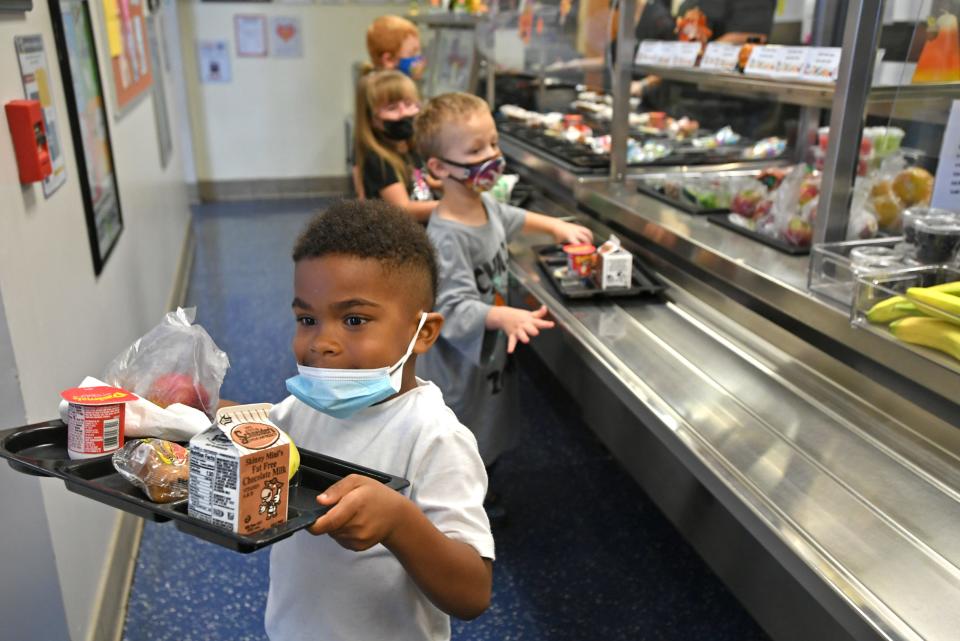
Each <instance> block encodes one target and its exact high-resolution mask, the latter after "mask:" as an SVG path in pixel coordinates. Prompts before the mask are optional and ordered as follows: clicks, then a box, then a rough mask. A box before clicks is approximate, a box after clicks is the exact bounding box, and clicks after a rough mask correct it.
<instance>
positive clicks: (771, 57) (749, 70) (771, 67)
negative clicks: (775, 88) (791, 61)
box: [743, 46, 784, 76]
mask: <svg viewBox="0 0 960 641" xmlns="http://www.w3.org/2000/svg"><path fill="white" fill-rule="evenodd" d="M783 49H784V47H772V46H763V47H754V48H753V51H752V52H751V53H750V60H748V61H747V66H746V67H745V68H744V70H743V73H745V74H748V75H754V76H774V75H776V73H777V67H778V66H779V65H780V60H781V57H782V56H783Z"/></svg>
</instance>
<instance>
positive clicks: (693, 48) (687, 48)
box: [670, 42, 702, 68]
mask: <svg viewBox="0 0 960 641" xmlns="http://www.w3.org/2000/svg"><path fill="white" fill-rule="evenodd" d="M671 44H672V45H673V47H672V48H673V55H672V56H671V58H670V66H671V67H688V68H690V67H696V66H697V58H698V57H699V56H700V50H701V49H702V45H701V44H700V43H699V42H674V43H671Z"/></svg>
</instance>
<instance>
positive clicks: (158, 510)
mask: <svg viewBox="0 0 960 641" xmlns="http://www.w3.org/2000/svg"><path fill="white" fill-rule="evenodd" d="M0 457H2V458H5V459H7V462H8V463H9V464H10V467H12V468H13V469H15V470H17V471H18V472H23V473H25V474H33V475H37V476H50V477H54V478H59V479H62V480H63V482H64V483H65V484H66V486H67V489H68V490H70V491H71V492H76V493H77V494H81V495H83V496H86V497H87V498H91V499H93V500H94V501H97V502H98V503H103V504H105V505H109V506H111V507H115V508H117V509H119V510H123V511H124V512H130V513H131V514H135V515H137V516H139V517H141V518H144V519H148V520H151V521H158V522H164V521H171V520H172V521H173V522H174V523H175V524H176V526H177V529H179V530H181V531H183V532H186V533H187V534H190V535H192V536H195V537H197V538H200V539H203V540H205V541H209V542H211V543H216V544H217V545H221V546H223V547H226V548H229V549H231V550H235V551H237V552H243V553H247V552H253V551H255V550H259V549H260V548H263V547H266V546H268V545H272V544H273V543H276V542H277V541H280V540H282V539H285V538H287V537H289V536H291V535H292V534H293V533H294V532H297V531H298V530H302V529H304V528H305V527H307V526H308V525H310V524H311V523H313V522H314V521H315V520H317V518H319V517H320V516H322V515H323V514H324V513H325V512H326V511H327V510H328V509H329V508H328V507H322V506H320V505H319V504H318V503H317V501H316V498H317V495H319V494H321V493H322V492H323V491H324V490H326V489H327V488H328V487H330V486H331V485H333V484H334V483H336V482H337V481H339V480H340V479H342V478H344V477H346V476H348V475H350V474H360V475H362V476H368V477H370V478H372V479H375V480H377V481H380V482H381V483H383V484H384V485H386V486H387V487H389V488H391V489H393V490H398V491H399V490H402V489H404V488H405V487H407V486H408V485H409V482H408V481H407V480H406V479H403V478H400V477H396V476H391V475H390V474H385V473H383V472H378V471H376V470H371V469H369V468H365V467H361V466H359V465H355V464H353V463H348V462H346V461H341V460H338V459H335V458H331V457H329V456H324V455H323V454H318V453H316V452H311V451H309V450H305V449H300V470H299V471H298V472H297V474H296V475H295V476H294V477H293V480H292V481H291V483H290V495H289V499H288V511H287V520H286V521H285V522H284V523H281V524H280V525H278V526H276V527H273V528H270V529H268V530H263V531H260V532H256V533H254V534H249V535H240V534H236V533H234V532H231V531H229V530H224V529H222V528H219V527H217V526H215V525H213V524H211V523H207V522H206V521H202V520H200V519H198V518H195V517H192V516H190V515H188V514H187V499H181V500H179V501H174V502H172V503H154V502H153V501H151V500H149V499H148V498H147V497H146V495H145V494H144V493H143V492H142V491H141V490H140V489H139V488H137V487H135V486H134V485H133V484H132V483H130V482H129V481H127V480H126V479H125V478H123V477H122V476H121V475H120V473H119V472H117V470H116V469H115V468H114V467H113V461H112V455H110V454H108V455H105V456H99V457H97V458H92V459H85V460H76V461H74V460H70V459H69V458H68V456H67V427H66V425H65V424H64V423H63V421H61V420H59V419H58V420H55V421H48V422H46V423H37V424H34V425H27V426H24V427H18V428H15V429H11V430H4V431H0Z"/></svg>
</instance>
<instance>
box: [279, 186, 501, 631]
mask: <svg viewBox="0 0 960 641" xmlns="http://www.w3.org/2000/svg"><path fill="white" fill-rule="evenodd" d="M293 260H294V263H295V267H294V299H293V312H294V316H295V318H296V323H297V329H296V332H295V334H294V338H293V352H294V355H295V356H296V358H297V364H298V370H299V372H300V373H299V375H298V376H295V377H293V378H291V379H288V381H287V388H288V389H289V390H290V392H291V394H292V396H290V397H288V398H287V399H285V400H284V401H282V402H281V403H280V404H278V405H277V406H275V407H274V408H273V411H272V412H271V419H272V420H273V421H274V422H275V423H276V424H277V425H278V426H279V427H281V428H282V429H284V430H285V431H287V432H288V433H289V434H290V436H291V437H292V438H293V440H294V441H295V442H296V443H297V444H298V445H301V446H303V447H305V448H307V449H313V450H317V451H320V452H323V453H324V454H327V455H329V456H333V457H335V458H340V459H344V460H348V461H352V462H356V463H358V464H360V465H363V466H365V467H371V468H374V469H378V470H382V471H384V472H387V473H389V474H393V475H397V476H402V477H405V478H407V479H408V480H409V481H410V486H409V488H407V489H406V490H405V491H404V492H403V493H400V492H395V491H393V490H390V489H388V488H387V487H386V486H384V485H383V484H381V483H379V482H377V481H375V480H373V479H369V478H367V477H362V476H357V475H351V476H348V477H346V478H344V479H342V480H341V481H339V482H338V483H335V484H334V485H332V486H330V488H328V489H327V490H326V491H325V492H324V493H323V494H321V495H320V496H319V497H317V501H318V502H319V503H320V504H321V505H325V506H330V510H329V511H328V512H327V513H326V514H324V515H323V516H322V517H320V518H319V519H317V520H316V521H315V522H314V523H313V524H312V525H311V526H310V527H309V528H308V531H303V532H298V533H297V534H295V535H294V536H293V537H291V538H290V539H287V540H285V541H281V542H279V543H277V544H276V545H274V546H273V549H272V551H271V555H270V591H269V596H268V599H267V610H266V617H265V619H266V620H265V625H266V630H267V634H268V635H269V637H270V638H271V639H273V640H274V641H306V640H308V639H309V640H311V641H313V640H314V639H323V640H324V641H357V640H360V639H362V640H363V641H375V640H379V639H382V640H391V641H392V640H395V639H404V640H414V639H429V640H444V639H449V638H450V620H449V616H448V615H453V616H456V617H458V618H462V619H470V618H474V617H476V616H479V615H480V614H481V613H482V612H483V611H484V610H485V609H486V608H487V607H488V605H489V602H490V593H491V585H492V560H493V557H494V548H493V538H492V536H491V534H490V525H489V522H488V521H487V517H486V515H485V513H484V511H483V506H482V503H483V497H484V493H485V492H486V485H487V478H486V473H485V470H484V467H483V463H482V462H481V460H480V456H479V455H478V453H477V445H476V441H475V439H474V437H473V435H472V434H471V433H470V432H469V431H468V430H467V429H466V428H465V427H464V426H463V425H461V424H460V423H459V422H458V421H457V419H456V417H455V416H454V414H453V412H451V411H450V410H449V409H448V408H447V407H446V406H445V405H444V403H443V398H442V396H441V394H440V390H438V389H437V388H436V386H434V385H433V384H432V383H428V382H425V381H422V380H419V379H417V378H416V377H415V375H414V368H415V365H416V360H417V357H418V356H420V355H422V354H424V353H426V352H427V350H429V349H430V347H431V346H432V345H433V343H434V342H435V341H436V339H437V336H438V335H439V334H440V329H441V327H442V326H443V322H444V321H443V317H442V316H441V315H440V314H439V313H436V312H434V311H432V310H433V306H434V300H435V293H436V282H437V271H436V261H435V257H434V253H433V249H432V247H431V246H430V242H429V240H428V239H427V236H426V234H425V233H424V231H423V228H422V227H421V226H420V225H418V224H417V223H416V222H414V221H413V220H412V219H411V218H409V217H408V216H406V215H405V214H404V213H403V212H401V211H399V210H398V209H396V208H395V207H393V206H391V205H390V204H388V203H386V202H383V201H344V202H341V203H338V204H335V205H333V206H332V207H330V208H329V209H328V210H327V211H326V212H324V213H323V214H321V215H319V216H318V217H317V218H315V219H314V220H313V221H312V222H311V223H310V224H309V225H308V226H307V228H306V230H305V231H304V232H303V234H302V235H301V236H300V238H299V240H298V241H297V243H296V246H295V248H294V251H293ZM324 534H327V535H329V536H319V535H324ZM311 535H318V536H311Z"/></svg>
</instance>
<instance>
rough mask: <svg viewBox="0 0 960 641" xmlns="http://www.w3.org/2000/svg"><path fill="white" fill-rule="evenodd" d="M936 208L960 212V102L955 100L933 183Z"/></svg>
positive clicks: (933, 202) (933, 203) (932, 202)
mask: <svg viewBox="0 0 960 641" xmlns="http://www.w3.org/2000/svg"><path fill="white" fill-rule="evenodd" d="M930 204H931V205H932V206H934V207H940V208H942V209H949V210H950V211H960V100H954V101H953V106H952V107H951V108H950V118H949V120H947V128H946V130H945V131H944V132H943V143H942V144H941V146H940V162H939V164H938V165H937V178H936V181H935V182H934V183H933V199H932V200H931V201H930Z"/></svg>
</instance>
